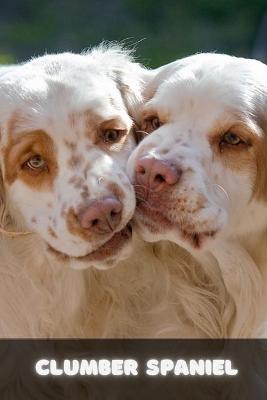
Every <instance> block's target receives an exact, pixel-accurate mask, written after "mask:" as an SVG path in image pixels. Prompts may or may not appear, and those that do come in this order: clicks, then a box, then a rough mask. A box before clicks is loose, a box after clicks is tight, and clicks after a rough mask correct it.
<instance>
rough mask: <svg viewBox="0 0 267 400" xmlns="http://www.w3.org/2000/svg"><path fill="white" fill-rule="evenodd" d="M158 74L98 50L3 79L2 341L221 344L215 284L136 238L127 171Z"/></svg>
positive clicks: (177, 253)
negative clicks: (189, 340) (206, 340)
mask: <svg viewBox="0 0 267 400" xmlns="http://www.w3.org/2000/svg"><path fill="white" fill-rule="evenodd" d="M155 73H157V71H149V70H146V69H145V68H144V67H142V66H140V65H139V64H137V63H136V62H134V60H132V59H131V57H130V55H129V54H128V52H127V51H125V50H122V49H120V48H119V47H116V46H105V45H102V46H100V47H98V48H96V49H92V50H91V51H89V52H86V53H84V54H81V55H79V54H71V53H64V54H58V55H45V56H42V57H39V58H36V59H33V60H31V61H29V62H26V63H25V64H22V65H18V66H16V67H15V68H14V69H12V70H10V71H6V72H5V73H4V74H3V75H2V76H1V75H0V132H1V139H0V143H1V152H0V158H1V182H0V191H1V192H0V193H1V194H0V199H1V203H0V204H1V207H0V210H1V211H0V216H1V217H0V221H1V224H0V228H1V239H0V249H1V250H0V251H1V263H0V274H1V284H0V298H1V306H0V336H1V337H33V338H40V337H50V338H53V337H61V338H62V337H217V336H219V337H220V336H221V335H222V330H221V313H222V309H221V308H220V307H221V306H220V304H219V303H218V301H217V299H219V298H220V299H221V296H219V293H221V292H222V291H223V290H224V289H223V285H222V284H221V282H219V281H218V278H217V274H215V273H214V278H215V279H214V281H213V277H211V276H207V274H206V273H205V271H204V270H202V269H201V268H200V267H199V265H198V264H197V263H196V262H195V261H194V260H191V258H190V256H189V255H188V254H186V253H185V252H184V250H183V249H181V248H180V247H179V246H177V245H174V244H171V243H165V242H164V243H159V244H155V245H154V244H148V243H145V242H144V241H143V240H140V239H139V238H138V236H137V235H135V233H134V234H132V228H131V220H132V217H133V214H134V211H135V193H134V188H133V186H132V185H131V184H130V181H129V178H128V176H127V175H126V164H127V160H128V158H129V156H130V154H131V152H132V151H133V150H134V148H135V147H136V140H135V136H136V135H135V132H134V129H133V121H134V120H137V119H138V115H139V114H140V111H139V110H140V107H141V106H142V103H143V91H144V88H145V86H146V85H147V84H148V83H149V82H150V81H151V80H152V78H153V76H154V75H155ZM189 259H190V262H189ZM112 267H115V268H112Z"/></svg>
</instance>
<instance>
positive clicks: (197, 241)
mask: <svg viewBox="0 0 267 400" xmlns="http://www.w3.org/2000/svg"><path fill="white" fill-rule="evenodd" d="M180 231H181V233H182V237H183V239H184V240H185V241H187V242H188V243H189V244H190V245H191V246H192V247H193V248H194V249H201V247H202V246H203V243H204V241H205V240H206V239H208V238H212V237H214V236H215V235H216V233H217V230H210V231H203V232H197V231H196V232H194V231H186V230H183V229H180Z"/></svg>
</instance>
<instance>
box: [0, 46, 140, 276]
mask: <svg viewBox="0 0 267 400" xmlns="http://www.w3.org/2000/svg"><path fill="white" fill-rule="evenodd" d="M124 71H127V73H126V72H124ZM127 74H128V75H127ZM139 74H140V76H141V67H139V66H137V65H136V64H134V63H133V62H131V60H130V59H129V57H128V56H127V55H125V54H123V52H121V51H120V50H116V49H115V50H114V49H101V48H100V49H98V50H94V51H92V52H91V53H89V54H84V55H74V54H61V55H54V56H53V55H51V56H44V57H40V58H39V59H36V60H33V61H31V62H28V63H26V64H24V65H21V66H19V67H16V70H14V71H12V72H10V74H7V73H6V74H4V76H3V78H1V77H0V128H1V174H2V181H3V182H2V186H3V187H2V190H4V193H3V194H2V203H4V205H5V208H8V215H9V217H10V218H11V219H12V220H13V221H15V224H16V226H17V227H20V229H24V230H25V229H26V230H30V231H33V232H35V233H37V234H38V235H39V236H40V237H41V239H42V240H43V242H44V244H45V245H46V246H47V247H48V248H49V249H50V250H51V251H50V254H51V256H54V257H59V256H64V257H65V259H66V260H69V261H70V264H71V266H73V267H74V268H85V267H88V266H90V265H94V266H96V267H98V268H106V267H108V266H111V265H113V264H114V263H115V262H116V261H118V260H120V259H121V258H123V257H125V255H126V254H128V250H129V243H130V238H131V229H130V227H129V226H128V225H127V224H128V222H129V221H130V219H131V218H132V215H133V212H134V209H135V196H134V191H133V189H132V186H131V185H130V182H129V180H128V178H127V175H126V173H125V169H126V162H127V159H128V157H129V155H130V153H131V152H132V150H133V148H134V146H135V140H134V136H133V123H132V119H131V117H130V116H129V113H130V111H132V112H134V108H135V106H137V105H138V103H139V101H140V99H141V83H140V82H141V80H140V79H139V78H138V76H139ZM130 87H131V89H130ZM2 208H3V206H2ZM2 214H3V212H2ZM10 218H9V219H10Z"/></svg>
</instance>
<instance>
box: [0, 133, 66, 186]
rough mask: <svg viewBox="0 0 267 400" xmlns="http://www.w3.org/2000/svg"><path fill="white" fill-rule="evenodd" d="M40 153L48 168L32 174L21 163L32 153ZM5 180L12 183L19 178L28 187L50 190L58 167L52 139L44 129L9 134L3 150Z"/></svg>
mask: <svg viewBox="0 0 267 400" xmlns="http://www.w3.org/2000/svg"><path fill="white" fill-rule="evenodd" d="M36 154H38V155H41V156H42V157H43V158H44V160H45V161H46V163H47V165H48V170H45V171H41V172H40V173H38V175H36V174H34V176H33V175H32V173H31V171H30V170H27V169H24V168H23V167H22V166H23V164H24V163H25V162H26V161H27V160H28V159H29V158H30V157H32V156H33V155H36ZM3 155H4V165H5V180H6V182H7V183H8V184H10V185H11V184H12V183H13V182H14V181H15V180H16V179H21V180H22V181H23V182H24V183H26V184H27V185H29V186H30V187H32V188H34V189H36V190H37V189H38V190H51V188H52V186H53V182H54V179H55V178H56V176H57V172H58V167H57V161H56V154H55V148H54V144H53V141H52V139H51V138H50V137H49V136H48V135H47V133H46V132H44V131H33V132H26V133H21V134H16V135H11V137H10V141H9V144H8V146H7V147H6V148H5V149H4V150H3Z"/></svg>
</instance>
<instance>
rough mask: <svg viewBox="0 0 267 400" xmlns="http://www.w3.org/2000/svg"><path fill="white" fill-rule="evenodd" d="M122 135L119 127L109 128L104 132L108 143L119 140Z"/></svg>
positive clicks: (105, 140) (104, 137)
mask: <svg viewBox="0 0 267 400" xmlns="http://www.w3.org/2000/svg"><path fill="white" fill-rule="evenodd" d="M120 137H121V131H119V130H117V129H107V130H106V131H105V132H104V133H103V139H104V142H106V143H114V142H117V141H118V140H119V139H120Z"/></svg>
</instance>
